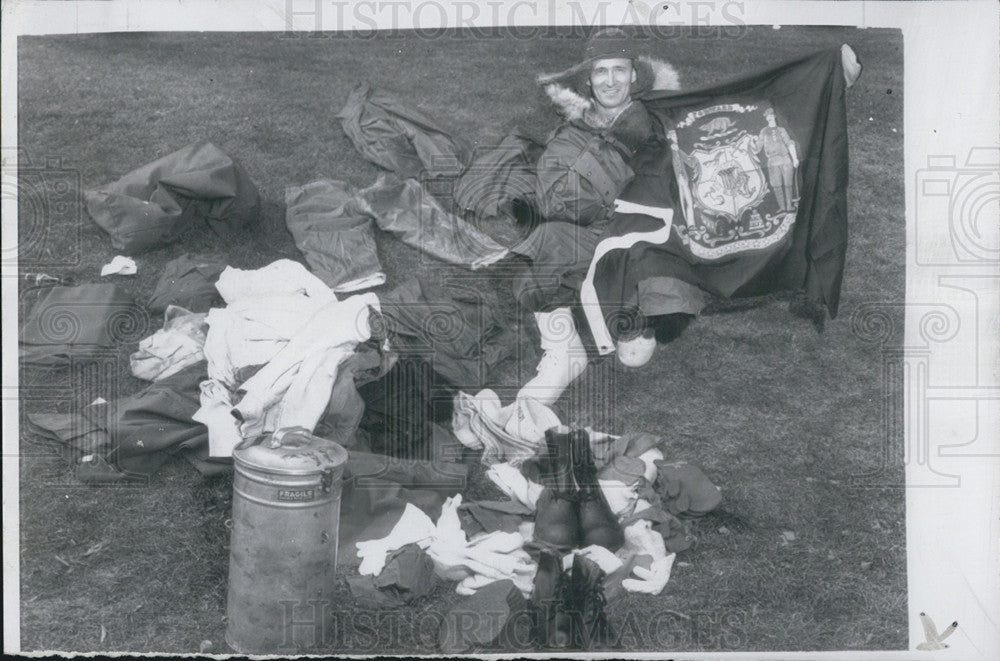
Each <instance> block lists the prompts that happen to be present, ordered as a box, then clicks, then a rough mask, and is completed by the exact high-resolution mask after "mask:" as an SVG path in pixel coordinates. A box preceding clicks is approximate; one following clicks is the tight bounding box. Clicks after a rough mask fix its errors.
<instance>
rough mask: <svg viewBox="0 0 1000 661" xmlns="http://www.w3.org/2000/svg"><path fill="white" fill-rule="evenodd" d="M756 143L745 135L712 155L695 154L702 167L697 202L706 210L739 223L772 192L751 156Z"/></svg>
mask: <svg viewBox="0 0 1000 661" xmlns="http://www.w3.org/2000/svg"><path fill="white" fill-rule="evenodd" d="M752 142H753V138H751V137H750V136H749V135H746V134H743V136H742V137H740V138H739V139H738V140H736V141H733V142H730V143H723V144H721V145H719V146H717V147H715V148H714V149H712V150H710V151H706V150H703V149H696V150H694V152H692V154H691V155H692V156H693V157H694V158H695V159H697V161H698V166H699V167H698V168H697V169H698V172H699V176H698V181H697V182H696V183H695V185H694V198H695V203H696V204H697V205H698V206H699V207H701V208H702V210H704V211H705V212H707V213H709V214H712V215H715V216H723V217H725V218H728V219H730V220H731V221H733V222H734V223H735V222H737V221H738V220H739V219H740V218H741V217H742V215H743V212H744V211H746V210H747V209H750V208H752V207H756V206H757V205H758V204H760V202H761V201H763V199H764V196H765V195H767V191H768V188H767V184H766V181H765V179H764V170H763V168H761V166H760V162H759V161H758V160H757V158H756V156H755V155H754V154H752V153H751V152H750V144H751V143H752Z"/></svg>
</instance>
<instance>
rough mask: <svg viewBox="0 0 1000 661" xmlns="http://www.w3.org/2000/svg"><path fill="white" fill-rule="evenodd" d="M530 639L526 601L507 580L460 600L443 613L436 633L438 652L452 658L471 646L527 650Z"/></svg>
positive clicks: (484, 587)
mask: <svg viewBox="0 0 1000 661" xmlns="http://www.w3.org/2000/svg"><path fill="white" fill-rule="evenodd" d="M470 625H472V626H470ZM530 640H531V632H530V617H529V610H528V601H527V599H525V597H524V594H523V592H522V591H521V590H519V589H518V588H517V586H516V585H514V583H513V582H512V581H509V580H500V581H494V582H492V583H489V584H487V585H484V586H483V587H481V588H480V589H478V590H476V591H475V592H474V593H473V594H472V595H470V596H468V597H465V598H464V599H462V600H460V601H459V602H458V603H456V604H455V605H454V606H452V607H451V610H449V611H448V612H447V613H446V614H445V616H444V618H443V619H442V621H441V628H440V630H439V631H438V645H439V647H440V649H441V652H442V653H444V654H451V655H455V654H462V653H465V652H469V651H470V650H472V649H473V648H474V647H475V648H478V647H490V646H497V647H500V648H502V649H511V648H527V647H528V645H527V644H526V643H529V642H530Z"/></svg>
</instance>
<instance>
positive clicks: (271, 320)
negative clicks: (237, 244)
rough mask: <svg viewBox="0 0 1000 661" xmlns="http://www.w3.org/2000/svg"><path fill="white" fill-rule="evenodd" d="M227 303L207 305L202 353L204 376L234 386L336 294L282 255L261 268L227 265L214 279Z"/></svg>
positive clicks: (266, 359) (303, 268)
mask: <svg viewBox="0 0 1000 661" xmlns="http://www.w3.org/2000/svg"><path fill="white" fill-rule="evenodd" d="M216 287H217V288H218V291H219V293H220V294H221V295H222V297H223V300H224V301H225V302H226V307H224V308H213V309H211V310H209V312H208V316H207V317H206V322H207V323H208V326H209V329H208V334H207V335H206V337H205V349H204V350H205V357H206V358H207V359H208V376H209V377H210V378H212V379H216V380H217V381H219V382H220V383H222V384H224V385H225V386H226V387H227V388H229V389H231V390H235V388H236V386H237V385H239V383H240V382H241V380H240V378H239V371H240V370H241V369H243V368H247V367H250V366H253V365H263V364H265V363H267V362H269V361H270V360H271V359H272V358H273V357H274V356H275V355H277V353H278V352H279V351H281V350H282V349H283V348H284V347H285V345H286V344H287V343H288V341H289V340H291V338H292V336H294V335H295V333H297V332H298V331H299V330H300V329H301V328H302V327H304V326H305V325H306V323H307V322H308V321H309V320H310V319H311V318H312V316H313V315H314V314H315V313H316V312H317V311H319V310H320V309H321V308H322V307H323V306H324V305H326V304H328V303H330V302H335V301H336V300H337V299H336V296H335V295H334V293H333V292H332V291H331V290H330V288H329V287H327V286H326V285H325V284H323V282H322V281H321V280H319V279H318V278H317V277H316V276H315V275H313V274H312V273H309V271H308V270H306V268H305V267H304V266H303V265H302V264H299V263H298V262H293V261H291V260H288V259H281V260H278V261H276V262H273V263H271V264H269V265H267V266H265V267H263V268H260V269H256V270H249V271H244V270H241V269H234V268H232V267H229V268H226V269H225V270H224V271H223V272H222V274H221V275H220V276H219V279H218V282H217V283H216Z"/></svg>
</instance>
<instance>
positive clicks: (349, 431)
mask: <svg viewBox="0 0 1000 661" xmlns="http://www.w3.org/2000/svg"><path fill="white" fill-rule="evenodd" d="M395 359H396V357H395V355H394V354H392V353H391V352H390V351H388V350H383V347H382V346H378V345H377V343H376V342H375V341H374V340H368V341H367V342H363V343H361V344H359V345H358V346H357V347H356V348H355V350H354V353H352V354H351V355H350V356H348V357H347V358H346V359H345V360H344V362H342V363H341V364H340V366H339V368H338V370H337V376H336V379H335V380H334V382H333V387H332V388H331V390H330V397H329V402H328V403H327V405H326V411H325V412H324V413H323V415H322V417H321V418H320V419H319V422H318V423H317V424H316V429H315V431H314V432H313V433H314V434H316V435H317V436H322V437H323V438H329V439H330V440H332V441H336V442H337V443H339V444H341V445H342V446H344V447H345V448H348V449H351V448H354V447H355V446H356V445H357V432H358V429H359V428H360V426H361V421H362V420H363V418H364V414H365V401H364V399H362V397H361V394H360V393H359V392H358V387H359V386H360V385H364V384H367V383H372V382H377V380H378V379H381V378H384V376H385V375H386V373H387V372H388V370H389V369H391V368H392V366H393V365H394V364H395Z"/></svg>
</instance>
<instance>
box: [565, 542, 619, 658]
mask: <svg viewBox="0 0 1000 661" xmlns="http://www.w3.org/2000/svg"><path fill="white" fill-rule="evenodd" d="M603 583H604V571H603V570H602V569H601V568H600V567H599V566H598V565H597V563H595V562H594V561H593V560H590V559H588V558H585V557H584V556H582V555H580V554H576V555H574V556H573V569H572V571H571V573H570V579H569V590H567V593H568V594H570V595H571V597H570V599H571V600H572V606H569V607H568V608H569V611H570V619H571V622H572V626H571V629H570V631H571V636H570V638H571V640H572V644H573V647H574V648H575V649H582V650H589V649H591V648H593V647H606V646H608V645H615V644H616V642H617V641H615V640H614V638H615V636H614V632H613V631H612V629H611V624H610V623H609V622H608V617H607V614H606V613H605V612H604V607H605V606H606V602H605V600H604V588H603V587H602V585H603Z"/></svg>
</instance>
